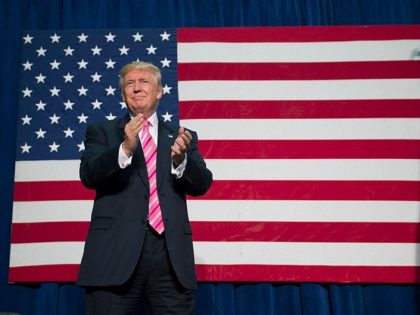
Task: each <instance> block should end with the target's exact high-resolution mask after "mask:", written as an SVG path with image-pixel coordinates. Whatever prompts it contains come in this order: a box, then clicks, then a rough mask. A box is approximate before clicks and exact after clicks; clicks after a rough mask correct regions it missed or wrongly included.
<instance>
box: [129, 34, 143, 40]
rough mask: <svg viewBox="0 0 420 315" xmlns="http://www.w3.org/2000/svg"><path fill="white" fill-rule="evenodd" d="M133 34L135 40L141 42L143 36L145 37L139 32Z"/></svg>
mask: <svg viewBox="0 0 420 315" xmlns="http://www.w3.org/2000/svg"><path fill="white" fill-rule="evenodd" d="M131 36H133V38H134V41H135V42H141V38H142V37H143V35H141V34H139V32H137V33H136V34H134V35H131Z"/></svg>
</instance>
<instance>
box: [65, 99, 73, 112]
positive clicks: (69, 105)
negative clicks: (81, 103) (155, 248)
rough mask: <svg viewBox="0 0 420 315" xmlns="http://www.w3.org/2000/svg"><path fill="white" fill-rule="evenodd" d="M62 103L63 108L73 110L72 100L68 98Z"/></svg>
mask: <svg viewBox="0 0 420 315" xmlns="http://www.w3.org/2000/svg"><path fill="white" fill-rule="evenodd" d="M63 104H64V106H65V108H64V109H65V110H68V109H71V110H73V105H74V103H73V102H70V100H67V102H65V103H63Z"/></svg>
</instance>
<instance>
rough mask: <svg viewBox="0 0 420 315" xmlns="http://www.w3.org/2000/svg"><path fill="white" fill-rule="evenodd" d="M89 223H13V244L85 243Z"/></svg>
mask: <svg viewBox="0 0 420 315" xmlns="http://www.w3.org/2000/svg"><path fill="white" fill-rule="evenodd" d="M88 228H89V222H37V223H13V225H12V237H11V243H12V244H17V243H38V242H84V241H85V240H86V236H87V231H88Z"/></svg>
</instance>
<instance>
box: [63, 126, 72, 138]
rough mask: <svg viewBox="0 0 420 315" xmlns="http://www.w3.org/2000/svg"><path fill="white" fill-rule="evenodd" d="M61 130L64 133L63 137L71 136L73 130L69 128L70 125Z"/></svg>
mask: <svg viewBox="0 0 420 315" xmlns="http://www.w3.org/2000/svg"><path fill="white" fill-rule="evenodd" d="M63 132H64V133H65V135H66V136H65V138H68V137H70V138H73V133H74V130H71V129H70V127H68V128H67V129H66V130H63Z"/></svg>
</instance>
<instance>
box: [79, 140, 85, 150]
mask: <svg viewBox="0 0 420 315" xmlns="http://www.w3.org/2000/svg"><path fill="white" fill-rule="evenodd" d="M77 146H78V147H79V152H80V151H84V150H85V143H84V142H83V141H82V142H80V144H78V145H77Z"/></svg>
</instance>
